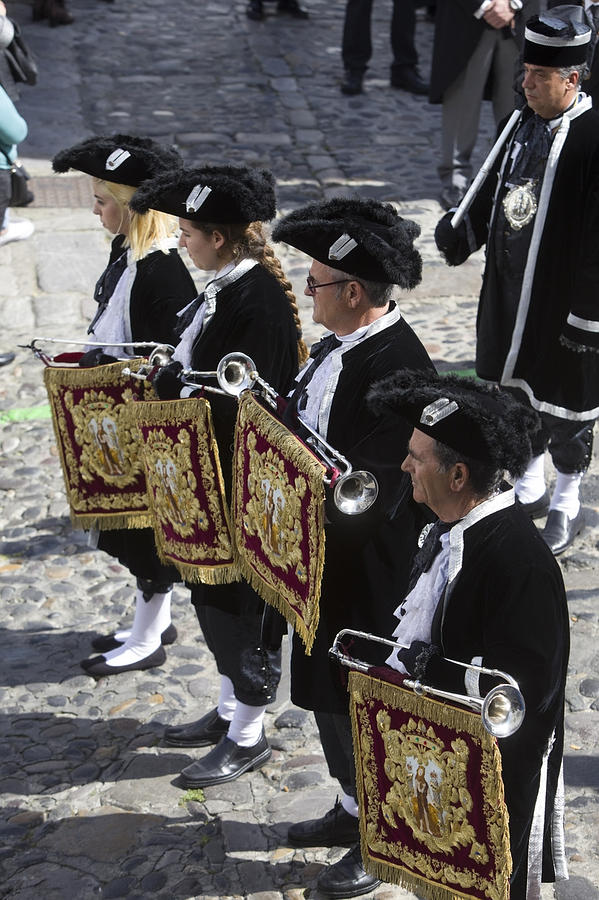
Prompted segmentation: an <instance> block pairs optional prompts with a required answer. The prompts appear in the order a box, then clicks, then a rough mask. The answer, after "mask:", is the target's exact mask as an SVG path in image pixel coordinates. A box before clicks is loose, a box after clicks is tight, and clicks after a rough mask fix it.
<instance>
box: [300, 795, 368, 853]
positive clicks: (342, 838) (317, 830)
mask: <svg viewBox="0 0 599 900" xmlns="http://www.w3.org/2000/svg"><path fill="white" fill-rule="evenodd" d="M287 840H288V841H289V843H290V844H292V845H295V846H297V847H351V845H352V844H355V843H356V841H359V840H360V828H359V825H358V819H357V817H356V816H350V814H349V813H348V812H346V811H345V810H344V809H343V807H342V806H341V803H340V802H339V800H336V801H335V805H334V807H333V808H332V809H330V810H329V811H328V812H327V813H325V814H324V816H321V817H320V819H308V820H307V821H306V822H297V823H296V824H295V825H292V826H291V827H290V829H289V831H288V832H287Z"/></svg>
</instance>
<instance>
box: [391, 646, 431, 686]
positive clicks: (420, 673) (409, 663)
mask: <svg viewBox="0 0 599 900" xmlns="http://www.w3.org/2000/svg"><path fill="white" fill-rule="evenodd" d="M438 654H439V648H438V647H436V646H435V644H427V643H426V641H412V643H411V644H410V646H409V647H406V648H405V649H403V650H398V651H397V658H398V660H399V661H400V662H402V663H403V664H404V666H405V667H406V669H407V671H408V673H409V674H410V675H413V676H414V677H415V678H418V679H419V680H422V679H423V678H424V676H425V673H426V667H427V665H428V663H429V660H430V659H431V657H432V656H438Z"/></svg>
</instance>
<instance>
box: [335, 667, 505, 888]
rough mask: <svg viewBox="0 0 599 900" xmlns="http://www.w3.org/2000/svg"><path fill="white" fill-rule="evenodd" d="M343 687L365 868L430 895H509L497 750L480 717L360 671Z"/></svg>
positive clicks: (387, 879) (395, 882)
mask: <svg viewBox="0 0 599 900" xmlns="http://www.w3.org/2000/svg"><path fill="white" fill-rule="evenodd" d="M377 671H380V670H377ZM393 674H394V675H397V673H393ZM349 690H350V695H351V716H352V728H353V736H354V754H355V759H356V773H357V785H358V804H359V808H360V835H361V842H362V858H363V861H364V866H365V868H366V870H367V871H368V872H370V873H371V874H373V875H375V876H377V877H378V878H381V879H382V880H383V881H389V882H392V883H394V884H399V885H401V886H403V887H405V888H407V889H409V890H412V891H414V892H416V893H417V894H418V895H419V896H422V897H423V898H427V900H453V898H457V897H460V898H462V897H464V898H476V900H508V898H509V877H510V871H511V856H510V849H509V831H508V814H507V809H506V806H505V801H504V795H503V782H502V779H501V756H500V754H499V749H498V747H497V743H496V741H495V739H494V738H493V737H491V735H490V734H489V733H488V732H487V731H486V730H485V728H484V727H483V724H482V721H481V717H480V715H478V714H476V713H473V712H471V711H469V710H466V709H460V708H458V707H456V706H451V705H449V704H447V703H441V702H439V701H438V700H434V699H432V698H429V697H424V696H418V695H417V694H415V693H413V692H412V691H408V690H406V689H405V688H402V687H399V686H398V685H397V684H393V683H391V682H390V681H383V680H381V679H379V678H376V677H373V676H372V675H370V674H362V673H360V672H350V675H349Z"/></svg>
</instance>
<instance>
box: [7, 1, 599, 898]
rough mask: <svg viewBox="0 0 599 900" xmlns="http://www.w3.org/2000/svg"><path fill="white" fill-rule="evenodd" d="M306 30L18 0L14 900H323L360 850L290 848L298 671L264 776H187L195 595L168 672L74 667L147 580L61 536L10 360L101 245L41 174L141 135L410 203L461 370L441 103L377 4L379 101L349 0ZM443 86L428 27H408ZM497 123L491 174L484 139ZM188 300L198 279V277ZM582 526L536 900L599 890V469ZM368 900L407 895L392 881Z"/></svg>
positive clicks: (431, 335) (208, 697) (20, 363)
mask: <svg viewBox="0 0 599 900" xmlns="http://www.w3.org/2000/svg"><path fill="white" fill-rule="evenodd" d="M304 2H305V5H306V6H307V7H308V8H309V10H310V19H309V20H307V21H297V20H295V19H292V18H290V17H289V16H284V15H282V14H278V15H277V13H276V4H274V3H268V4H266V5H267V10H268V16H267V18H266V20H265V21H264V22H251V21H249V20H248V19H247V18H246V16H245V11H244V10H245V3H244V2H231V0H202V2H200V3H193V4H192V3H189V2H185V0H171V2H169V3H159V2H158V0H146V2H144V3H143V4H142V3H140V2H138V0H115V2H114V3H100V2H98V0H68V6H69V8H70V10H71V11H72V12H73V14H74V16H75V20H76V21H75V23H74V24H73V25H72V26H69V27H67V28H53V29H50V28H49V27H48V25H47V23H44V22H42V23H32V22H31V4H30V3H27V2H12V0H8V7H9V12H10V14H11V15H12V16H13V17H14V18H15V19H17V20H18V21H19V22H21V23H22V26H23V33H24V37H25V39H26V41H27V42H28V44H29V45H30V46H31V48H32V49H33V50H34V52H35V53H36V56H37V58H38V62H39V69H40V76H39V83H38V85H37V86H36V87H34V88H29V87H24V88H23V90H22V96H21V101H20V104H19V110H20V112H21V113H22V115H23V116H24V117H25V118H26V119H27V121H28V125H29V136H28V138H27V139H26V141H25V142H24V143H23V144H22V145H21V146H20V154H21V156H22V157H23V159H24V161H25V163H26V165H27V167H28V169H29V170H30V171H31V173H32V175H33V190H34V192H35V194H36V202H35V203H34V205H33V206H32V207H29V208H28V209H27V210H24V211H23V214H24V215H25V216H27V217H28V218H30V219H32V220H33V221H34V223H35V227H36V231H35V234H34V235H33V237H32V238H31V239H30V240H28V241H23V242H19V243H11V244H7V245H6V246H3V247H2V248H0V316H1V321H2V325H3V337H2V345H1V348H0V349H2V350H3V351H6V350H9V349H12V350H16V352H17V360H16V362H15V363H13V364H12V365H10V366H6V367H4V368H2V369H0V446H1V449H2V454H1V457H0V598H1V600H2V615H1V618H0V629H1V634H2V638H3V640H2V656H1V662H0V700H1V712H0V720H1V721H2V728H1V729H0V791H1V793H2V816H1V818H0V872H1V878H0V897H1V898H10V900H58V898H60V900H92V898H103V900H109V898H121V897H126V898H130V900H148V898H157V900H167V898H168V900H194V898H206V900H216V898H221V900H230V898H241V897H243V898H251V900H300V898H302V897H308V896H309V897H311V898H314V900H316V898H317V897H318V894H317V892H316V887H315V885H316V879H317V877H318V874H319V872H320V871H321V870H322V867H323V866H324V865H326V864H327V863H329V862H331V861H335V860H336V859H337V858H339V857H340V856H341V855H342V854H343V852H345V851H344V850H341V849H334V850H328V849H322V848H313V849H306V850H298V849H293V848H290V847H289V846H287V844H286V835H287V827H288V825H289V824H290V823H292V822H295V821H299V820H301V819H305V818H311V817H313V816H316V815H320V814H321V813H323V812H325V811H326V810H327V809H329V808H330V807H331V806H332V805H333V802H334V800H335V796H336V785H337V783H336V782H334V781H333V780H332V779H331V778H330V777H329V776H328V773H327V769H326V764H325V761H324V758H323V755H322V751H321V749H320V744H319V741H318V736H317V732H316V728H315V725H314V722H313V718H312V716H311V714H308V713H306V712H305V711H303V710H300V709H297V708H295V707H293V706H292V705H291V703H290V701H289V696H288V685H287V682H286V680H284V682H283V684H282V685H281V689H280V692H279V697H278V700H277V703H276V704H274V706H273V707H271V708H270V709H269V711H268V713H267V717H266V732H267V734H268V737H269V740H270V742H271V745H272V747H273V755H272V758H271V760H270V761H269V763H268V764H267V765H266V766H264V767H263V768H262V769H260V770H259V771H256V772H252V773H250V774H247V775H244V776H243V777H241V778H239V779H238V780H236V781H234V782H232V783H230V784H227V785H224V786H220V787H210V788H206V789H205V791H204V793H203V794H202V792H194V791H187V792H185V791H184V790H183V789H182V788H181V787H180V786H179V781H178V774H179V772H180V771H181V769H182V768H183V767H184V766H185V765H187V764H188V762H189V760H190V757H191V758H193V759H195V758H200V757H201V756H202V755H204V751H203V750H194V751H190V752H189V753H183V752H179V751H177V750H175V749H173V748H169V747H166V746H165V745H164V744H163V743H162V741H161V736H162V733H163V730H164V726H165V725H167V724H174V723H182V722H188V721H191V720H193V719H197V718H199V717H200V716H201V715H202V714H203V713H204V712H207V711H208V710H209V709H211V708H212V707H213V706H214V705H215V702H216V699H217V694H218V676H217V672H216V668H215V666H214V663H213V661H212V656H211V654H210V652H209V651H208V649H207V647H206V645H205V643H204V641H203V639H202V637H201V635H200V631H199V628H198V625H197V621H196V618H195V613H194V611H193V608H192V607H191V605H190V603H189V599H188V598H189V594H188V592H187V591H186V590H185V589H184V587H183V586H182V585H180V586H178V587H177V588H176V589H175V601H174V609H173V621H174V622H175V624H176V626H177V629H178V631H179V639H178V641H177V642H176V643H175V644H173V645H172V646H170V647H167V661H166V663H165V665H164V666H162V667H160V668H157V669H152V670H149V671H148V672H134V673H127V674H123V675H120V676H118V677H111V678H103V679H100V680H98V681H95V680H94V679H92V678H91V677H89V676H87V675H85V674H83V672H82V670H81V668H80V666H79V662H80V660H81V659H83V658H84V657H86V656H87V655H88V654H89V653H90V646H89V642H90V638H91V637H92V636H94V635H95V634H99V633H105V632H107V631H110V630H112V629H113V628H114V626H115V625H117V624H118V623H123V624H125V623H127V622H129V620H130V615H131V613H132V598H133V592H134V587H135V585H134V579H133V578H132V577H131V576H130V575H129V573H128V572H127V571H126V570H125V569H123V568H122V567H121V566H120V565H118V563H117V562H116V561H115V560H113V559H111V558H110V557H108V556H106V555H104V554H101V553H99V552H96V551H93V550H91V549H90V548H89V547H88V545H87V539H86V534H85V533H84V532H82V531H77V530H74V529H73V528H72V526H71V522H70V518H69V513H68V507H67V503H66V499H65V493H64V485H63V481H62V475H61V471H60V466H59V461H58V451H57V448H56V444H55V439H54V434H53V431H52V423H51V420H50V414H49V408H48V405H47V395H46V392H45V389H44V386H43V382H42V365H41V363H39V362H38V361H37V360H34V359H33V358H32V356H31V354H30V352H29V351H28V350H26V349H23V348H21V347H19V345H22V344H26V343H28V342H29V341H30V340H31V339H32V337H34V336H36V335H38V336H39V335H43V336H52V337H69V338H72V339H81V338H83V337H84V336H85V330H86V326H87V323H88V322H89V320H90V318H91V316H92V315H93V310H94V307H95V303H94V302H93V300H92V299H91V298H92V293H93V285H94V284H95V281H96V279H97V277H98V275H99V274H100V273H101V271H102V270H103V268H104V265H105V263H106V259H107V255H108V250H109V240H108V237H107V235H106V233H105V232H104V231H103V229H102V227H101V225H100V223H99V221H98V219H97V217H95V216H93V215H92V213H91V190H90V187H89V184H88V179H87V178H85V177H82V176H79V175H78V174H73V175H65V176H60V177H59V176H55V175H52V174H51V166H50V160H51V158H52V156H53V154H54V153H55V152H57V151H58V150H60V149H62V148H64V147H66V146H69V145H71V144H73V143H74V142H76V141H78V140H81V139H83V138H85V137H88V136H90V135H92V134H99V133H103V132H104V133H111V132H117V131H121V132H124V133H139V134H145V135H149V136H152V137H154V138H156V139H157V140H160V141H163V142H165V143H169V142H172V143H175V144H176V145H177V146H178V147H179V149H180V151H181V153H182V154H183V155H184V157H185V159H186V161H188V162H209V163H216V162H223V161H227V162H232V163H245V164H249V165H263V166H266V167H268V168H270V169H271V170H272V171H273V172H274V174H275V176H276V178H277V192H278V197H279V205H280V209H281V211H282V212H287V211H289V210H291V209H293V208H295V207H297V206H298V205H300V204H303V203H305V202H308V201H311V200H315V199H321V198H323V197H330V196H336V195H339V194H358V195H360V196H363V197H369V196H371V197H376V198H378V199H381V200H386V201H391V202H394V203H397V204H399V207H400V209H401V211H402V214H403V215H406V216H407V217H410V218H414V219H415V220H416V221H418V222H419V224H420V226H421V229H422V234H421V238H420V240H419V249H420V250H421V252H422V255H423V259H424V277H423V282H422V284H421V285H420V286H419V287H418V288H417V289H416V290H414V291H413V292H412V293H411V294H410V295H409V296H408V295H407V296H405V297H401V296H400V298H399V303H400V306H401V309H402V312H403V314H404V315H405V317H406V318H407V320H408V321H409V323H410V324H411V325H412V327H413V328H414V329H415V331H416V332H417V334H418V335H419V336H420V338H421V339H422V340H423V342H424V343H425V345H426V347H427V349H428V351H429V353H430V355H431V357H432V358H433V360H434V361H435V363H436V364H437V366H438V368H439V369H440V370H448V369H452V370H459V371H470V370H472V368H473V360H474V339H475V336H474V327H475V316H476V308H477V298H478V291H479V288H480V276H481V271H482V263H483V260H482V255H481V254H477V255H476V257H474V258H471V259H470V260H469V261H468V262H467V263H466V264H464V265H463V266H461V267H460V268H459V269H449V268H447V267H446V266H445V265H444V263H443V261H442V259H441V258H440V256H439V254H438V253H437V251H436V248H435V245H434V241H433V231H434V227H435V224H436V222H437V221H438V219H439V217H440V215H441V212H442V211H441V208H440V206H439V204H438V202H437V195H438V191H439V185H438V178H437V172H436V164H437V153H438V144H439V129H440V108H439V107H436V106H430V105H429V104H428V103H427V102H426V100H423V99H422V98H417V97H415V96H413V95H411V94H408V93H406V92H405V91H401V90H397V89H392V88H391V87H390V85H389V65H390V61H391V56H390V48H389V38H388V36H389V17H390V4H385V3H378V4H374V11H373V38H374V48H375V50H374V55H373V59H372V62H371V68H370V69H369V71H368V74H367V78H366V82H365V93H364V94H362V95H360V96H357V97H351V98H347V97H343V96H342V95H341V94H340V92H339V82H340V77H341V74H342V67H341V60H340V52H339V46H340V41H341V30H342V24H343V9H344V3H343V2H342V0H330V2H327V0H304ZM418 16H419V18H418V25H417V45H418V51H419V55H420V67H421V73H422V74H423V76H425V75H426V76H428V71H429V67H430V58H431V50H432V40H433V25H431V24H430V23H429V22H427V21H426V20H425V17H424V9H420V10H419V13H418ZM493 130H494V129H493V125H492V120H491V116H490V113H489V111H488V110H485V114H484V116H483V121H482V123H481V137H480V141H479V147H478V149H477V157H476V159H477V161H479V162H480V161H481V160H482V158H483V157H484V155H485V152H486V151H487V150H488V148H489V145H490V141H491V139H492V133H493ZM277 252H278V253H280V258H281V261H282V264H283V268H284V269H285V271H286V272H287V273H288V275H289V276H290V278H291V280H292V282H293V285H294V289H295V292H296V296H297V298H298V302H299V303H300V312H301V315H302V320H303V324H304V329H305V337H306V341H307V342H308V343H311V342H313V341H314V340H316V339H318V337H320V334H321V329H320V327H319V326H316V325H314V323H312V321H311V303H309V302H308V298H306V297H304V296H303V284H304V283H305V276H306V274H307V263H306V259H305V258H303V257H301V255H300V254H299V253H297V252H295V251H292V250H290V249H288V248H286V249H280V251H279V249H277ZM193 275H194V278H196V281H197V284H198V287H199V288H201V286H202V284H203V281H202V277H201V276H200V274H199V273H198V272H197V271H193ZM582 497H583V504H584V511H585V520H586V529H585V531H584V533H583V535H582V536H581V538H580V539H579V540H577V541H576V542H575V543H574V544H573V546H572V547H571V548H570V549H569V550H568V551H567V552H566V553H565V554H564V555H563V556H561V557H559V561H560V565H561V568H562V571H563V574H564V578H565V581H566V586H567V589H568V602H569V610H570V618H571V640H572V654H571V663H570V672H569V681H568V689H567V710H566V715H567V719H566V724H567V730H566V744H565V760H564V768H565V780H566V846H567V855H568V859H569V866H570V876H571V877H570V881H568V882H561V883H558V884H557V885H555V886H554V885H545V886H544V888H543V895H542V896H543V900H599V888H598V885H599V849H598V843H597V834H598V833H599V802H598V799H599V798H598V791H599V649H598V647H599V644H598V641H599V616H598V612H599V607H598V603H599V586H598V579H597V560H598V556H599V550H598V541H599V460H598V458H597V454H596V453H595V456H594V459H593V463H592V465H591V469H590V470H589V473H588V475H587V476H586V477H585V481H584V484H583V494H582ZM373 896H375V897H376V898H377V900H396V898H397V900H416V895H415V894H412V893H410V892H408V891H406V890H403V889H402V888H399V887H394V886H391V885H387V884H383V885H381V886H380V887H379V888H378V889H377V890H376V891H375V893H374V895H373Z"/></svg>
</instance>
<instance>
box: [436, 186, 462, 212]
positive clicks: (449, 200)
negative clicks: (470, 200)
mask: <svg viewBox="0 0 599 900" xmlns="http://www.w3.org/2000/svg"><path fill="white" fill-rule="evenodd" d="M465 193H466V189H465V188H460V187H458V186H457V184H450V185H449V186H448V187H445V188H443V190H442V191H441V194H440V196H439V203H440V204H441V206H442V207H443V209H455V207H456V206H459V205H460V203H461V202H462V200H463V199H464V195H465Z"/></svg>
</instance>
